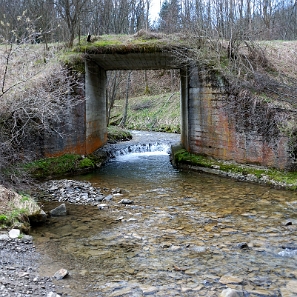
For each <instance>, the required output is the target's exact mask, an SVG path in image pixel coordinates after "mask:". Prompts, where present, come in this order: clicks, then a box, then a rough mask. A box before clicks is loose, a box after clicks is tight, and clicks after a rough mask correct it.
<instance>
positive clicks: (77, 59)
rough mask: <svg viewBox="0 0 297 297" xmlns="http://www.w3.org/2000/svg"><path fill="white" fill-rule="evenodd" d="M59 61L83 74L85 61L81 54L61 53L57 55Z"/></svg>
mask: <svg viewBox="0 0 297 297" xmlns="http://www.w3.org/2000/svg"><path fill="white" fill-rule="evenodd" d="M59 60H60V62H61V63H62V64H64V65H65V66H67V67H70V68H71V69H73V70H75V71H77V72H79V73H85V59H84V55H83V54H82V53H77V52H73V51H69V52H62V53H61V54H60V55H59Z"/></svg>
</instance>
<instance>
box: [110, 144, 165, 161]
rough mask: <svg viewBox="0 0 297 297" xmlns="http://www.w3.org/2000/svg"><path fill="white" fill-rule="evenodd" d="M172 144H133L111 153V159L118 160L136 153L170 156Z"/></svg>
mask: <svg viewBox="0 0 297 297" xmlns="http://www.w3.org/2000/svg"><path fill="white" fill-rule="evenodd" d="M170 150H171V148H170V144H168V143H161V142H155V143H146V144H133V145H129V146H128V147H125V148H120V149H118V150H115V151H112V152H110V157H111V158H116V157H118V156H123V155H127V154H135V153H152V152H153V153H160V154H167V155H168V154H169V153H170Z"/></svg>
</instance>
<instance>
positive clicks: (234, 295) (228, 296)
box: [219, 288, 244, 297]
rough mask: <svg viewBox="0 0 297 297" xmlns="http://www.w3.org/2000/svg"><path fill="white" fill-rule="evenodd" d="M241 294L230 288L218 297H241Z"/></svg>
mask: <svg viewBox="0 0 297 297" xmlns="http://www.w3.org/2000/svg"><path fill="white" fill-rule="evenodd" d="M243 296H244V295H243V292H240V291H236V290H233V289H231V288H228V289H225V290H223V291H222V293H221V294H220V295H219V297H243Z"/></svg>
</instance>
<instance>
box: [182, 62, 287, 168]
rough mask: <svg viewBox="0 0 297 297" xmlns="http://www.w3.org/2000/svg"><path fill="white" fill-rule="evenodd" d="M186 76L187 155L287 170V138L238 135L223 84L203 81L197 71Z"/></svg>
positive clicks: (242, 132) (254, 132)
mask: <svg viewBox="0 0 297 297" xmlns="http://www.w3.org/2000/svg"><path fill="white" fill-rule="evenodd" d="M190 73H191V75H190V79H189V85H188V87H189V99H188V104H189V106H188V118H189V123H188V126H189V131H188V135H189V138H188V145H187V149H188V150H189V151H190V152H192V153H196V154H203V155H207V156H211V157H214V158H216V159H221V160H233V161H235V162H237V163H243V164H257V165H262V166H268V167H275V168H279V169H286V168H290V167H291V162H292V160H291V157H290V155H289V152H288V137H286V136H284V135H279V136H278V137H277V139H273V138H272V139H271V140H270V141H267V137H264V136H263V135H261V134H260V133H259V132H258V131H257V130H253V129H249V128H248V127H247V128H246V129H241V130H240V131H239V129H238V128H237V126H238V122H237V121H238V119H237V118H236V114H235V113H232V112H230V110H228V101H227V100H226V97H227V94H226V93H225V91H224V84H223V82H222V81H220V80H219V78H218V77H217V78H215V77H211V78H210V77H204V76H203V73H205V72H202V71H201V70H200V69H198V67H194V69H191V71H190ZM251 110H252V106H251ZM255 120H256V117H255Z"/></svg>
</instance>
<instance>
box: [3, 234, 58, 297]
mask: <svg viewBox="0 0 297 297" xmlns="http://www.w3.org/2000/svg"><path fill="white" fill-rule="evenodd" d="M39 257H40V255H39V254H38V253H37V252H36V250H35V247H34V244H33V241H32V237H31V236H28V235H25V236H24V237H23V238H21V239H11V238H9V237H8V235H7V232H4V231H1V233H0V296H1V297H32V296H36V297H37V296H38V297H41V296H46V297H59V296H63V294H62V293H61V292H59V289H58V288H57V287H56V286H55V284H54V283H53V278H52V277H41V276H39V274H38V259H39Z"/></svg>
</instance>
